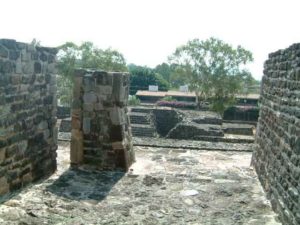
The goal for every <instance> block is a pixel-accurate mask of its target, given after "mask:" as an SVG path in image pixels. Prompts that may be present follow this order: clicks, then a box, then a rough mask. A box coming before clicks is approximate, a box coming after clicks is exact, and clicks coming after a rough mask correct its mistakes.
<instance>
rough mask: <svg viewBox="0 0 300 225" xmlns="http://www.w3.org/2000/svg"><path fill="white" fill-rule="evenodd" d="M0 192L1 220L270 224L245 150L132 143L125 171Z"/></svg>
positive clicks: (60, 177)
mask: <svg viewBox="0 0 300 225" xmlns="http://www.w3.org/2000/svg"><path fill="white" fill-rule="evenodd" d="M69 152H70V150H69V143H68V142H61V143H60V145H59V149H58V170H57V172H56V173H55V174H54V175H52V176H51V177H50V178H48V179H46V180H44V181H41V182H39V183H36V184H34V185H31V186H28V187H26V188H25V189H23V190H22V191H20V192H18V193H15V194H14V195H11V196H8V197H7V198H6V199H2V201H1V202H2V204H1V205H0V224H4V225H6V224H9V225H14V224H18V225H26V224H28V225H29V224H30V225H31V224H37V225H40V224H68V225H79V224H82V225H86V224H110V225H113V224H115V225H119V224H130V225H133V224H134V225H140V224H145V225H151V224H153V225H154V224H155V225H157V224H165V225H169V224H182V225H185V224H188V225H196V224H197V225H201V224H202V225H204V224H205V225H206V224H207V225H208V224H211V225H221V224H222V225H223V224H226V225H231V224H232V225H233V224H248V225H260V224H261V225H263V224H266V225H271V224H272V225H275V224H280V223H279V222H277V217H276V214H275V213H274V212H273V211H272V210H271V208H270V204H269V202H268V201H267V200H266V197H265V194H264V192H263V191H262V189H261V186H260V184H259V182H258V180H257V177H256V174H255V173H254V171H253V169H252V168H251V167H250V166H249V165H250V160H251V153H249V152H230V151H226V152H220V151H219V152H217V151H205V150H201V151H199V150H198V151H197V150H188V149H170V148H168V149H166V148H154V147H138V146H136V147H135V152H136V157H137V162H136V163H135V164H133V166H132V167H131V170H130V172H129V173H127V174H124V173H121V172H95V171H87V170H85V169H84V168H79V169H76V170H71V169H69Z"/></svg>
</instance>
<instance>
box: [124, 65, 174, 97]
mask: <svg viewBox="0 0 300 225" xmlns="http://www.w3.org/2000/svg"><path fill="white" fill-rule="evenodd" d="M128 70H129V72H130V75H131V76H130V94H131V95H134V94H135V93H136V91H137V90H148V86H149V85H157V86H158V90H160V91H167V90H168V88H169V84H168V82H167V81H166V80H165V79H164V78H163V77H162V76H161V75H160V74H158V73H155V71H154V70H153V69H151V68H148V67H145V66H137V65H134V64H130V65H129V66H128Z"/></svg>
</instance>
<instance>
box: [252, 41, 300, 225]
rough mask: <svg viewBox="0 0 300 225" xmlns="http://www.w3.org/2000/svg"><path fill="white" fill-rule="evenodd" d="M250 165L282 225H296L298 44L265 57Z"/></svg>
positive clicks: (299, 197) (299, 208)
mask: <svg viewBox="0 0 300 225" xmlns="http://www.w3.org/2000/svg"><path fill="white" fill-rule="evenodd" d="M256 143H257V148H256V149H255V151H254V154H253V165H254V166H255V169H256V172H257V174H258V176H259V179H260V181H261V183H262V185H263V187H264V189H265V190H266V192H267V193H268V195H269V197H270V199H271V203H272V206H273V208H274V210H275V211H276V212H278V213H279V216H280V219H281V221H282V222H283V224H289V225H299V224H300V44H294V45H292V46H290V47H289V48H287V49H285V50H279V51H277V52H275V53H272V54H270V55H269V59H268V60H267V61H266V62H265V66H264V76H263V79H262V92H261V107H260V116H259V122H258V126H257V135H256Z"/></svg>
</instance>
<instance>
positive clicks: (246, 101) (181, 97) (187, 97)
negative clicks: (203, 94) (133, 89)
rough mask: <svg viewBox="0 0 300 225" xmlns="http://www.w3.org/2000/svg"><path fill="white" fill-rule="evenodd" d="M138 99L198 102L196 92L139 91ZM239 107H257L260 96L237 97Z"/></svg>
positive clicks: (143, 100) (144, 100) (150, 101)
mask: <svg viewBox="0 0 300 225" xmlns="http://www.w3.org/2000/svg"><path fill="white" fill-rule="evenodd" d="M136 96H137V98H139V99H140V100H141V101H142V102H148V103H155V102H157V101H159V100H161V99H163V98H164V97H172V98H174V99H176V100H177V101H184V102H196V94H195V92H182V91H155V92H154V91H137V93H136ZM236 98H237V105H257V103H258V100H259V94H248V95H237V96H236Z"/></svg>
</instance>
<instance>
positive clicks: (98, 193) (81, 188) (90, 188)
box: [46, 169, 125, 201]
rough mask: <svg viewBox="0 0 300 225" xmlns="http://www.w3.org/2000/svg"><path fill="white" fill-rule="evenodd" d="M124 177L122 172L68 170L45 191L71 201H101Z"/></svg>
mask: <svg viewBox="0 0 300 225" xmlns="http://www.w3.org/2000/svg"><path fill="white" fill-rule="evenodd" d="M124 175H125V173H124V172H110V171H107V172H106V171H104V172H102V171H101V172H98V171H86V170H82V169H69V170H67V171H66V172H64V173H63V174H62V175H61V176H60V177H59V178H58V179H57V180H55V181H54V182H53V183H52V184H50V185H49V186H47V187H46V190H47V191H49V192H51V193H53V194H55V195H58V196H61V197H64V198H68V199H71V200H76V201H80V200H96V201H101V200H103V199H104V198H105V197H106V196H107V195H108V194H109V192H110V190H111V189H112V188H113V186H114V185H115V184H116V183H117V182H118V181H119V180H120V179H121V178H122V177H123V176H124Z"/></svg>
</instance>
